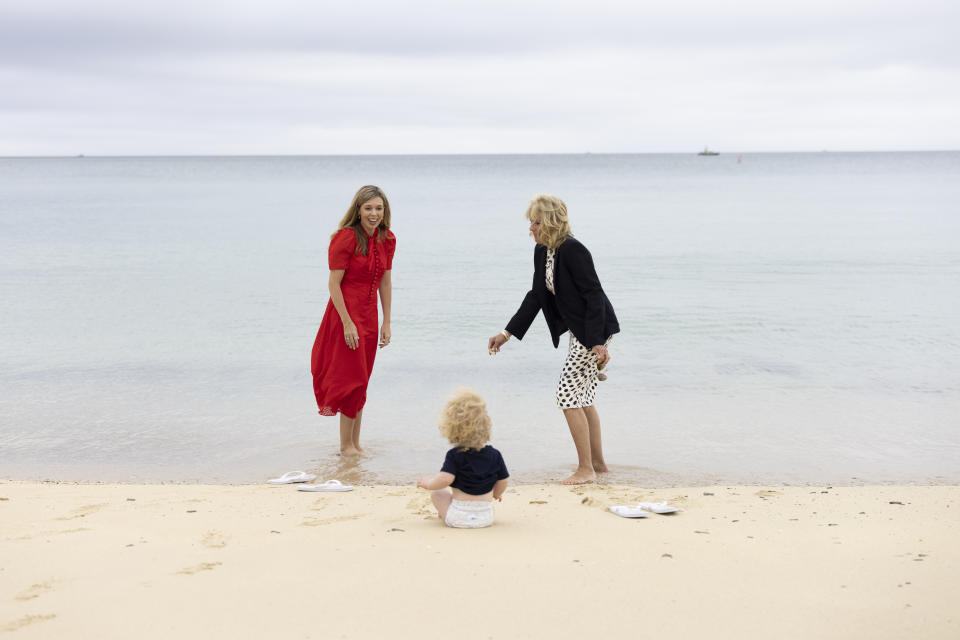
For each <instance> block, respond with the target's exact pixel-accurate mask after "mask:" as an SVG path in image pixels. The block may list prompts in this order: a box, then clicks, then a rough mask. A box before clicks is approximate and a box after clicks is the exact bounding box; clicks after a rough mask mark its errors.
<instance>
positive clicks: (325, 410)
mask: <svg viewBox="0 0 960 640" xmlns="http://www.w3.org/2000/svg"><path fill="white" fill-rule="evenodd" d="M376 233H377V232H376V231H375V232H374V235H372V236H367V255H363V254H362V253H357V252H356V250H355V249H356V245H357V236H356V233H354V231H353V229H349V228H347V229H341V230H340V231H338V232H337V233H336V234H335V235H334V236H333V239H331V240H330V250H329V256H328V261H329V265H330V270H331V271H333V270H336V269H343V270H344V274H343V280H341V281H340V290H341V291H342V292H343V302H344V304H345V305H346V307H347V313H348V314H349V315H350V319H351V320H353V323H354V324H355V325H356V326H357V334H358V335H359V337H360V339H359V341H358V342H359V346H358V347H357V348H356V349H351V348H350V347H349V346H347V342H346V340H345V339H344V337H343V322H342V321H341V320H340V314H339V313H337V310H336V308H335V307H334V306H333V300H332V299H331V300H330V301H328V302H327V310H326V312H325V313H324V314H323V321H322V322H321V323H320V330H319V331H318V332H317V339H316V340H315V341H314V343H313V355H312V357H311V360H310V370H311V372H312V373H313V392H314V394H315V395H316V397H317V407H319V409H320V415H324V416H335V415H337V413H343V415H345V416H347V417H349V418H354V417H356V415H357V413H358V412H359V411H360V410H361V409H362V408H363V405H364V403H366V401H367V384H368V383H369V382H370V374H371V373H372V372H373V361H374V359H375V358H376V356H377V344H378V343H379V341H380V331H379V328H380V317H379V313H378V308H377V298H378V295H377V291H378V288H379V287H380V280H381V279H382V278H383V274H384V272H385V271H389V270H390V269H392V268H393V254H394V252H395V251H396V248H397V239H396V236H394V235H393V233H392V232H389V231H388V232H387V238H386V240H384V241H383V242H377V241H376Z"/></svg>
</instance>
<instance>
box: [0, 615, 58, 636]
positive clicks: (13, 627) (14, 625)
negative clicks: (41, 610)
mask: <svg viewBox="0 0 960 640" xmlns="http://www.w3.org/2000/svg"><path fill="white" fill-rule="evenodd" d="M56 617H57V614H55V613H50V614H47V615H41V616H23V617H22V618H18V619H17V620H14V621H13V622H8V623H7V624H5V625H3V626H2V627H0V633H2V632H4V631H17V630H18V629H23V628H24V627H28V626H30V625H31V624H36V623H38V622H43V621H45V620H53V619H54V618H56Z"/></svg>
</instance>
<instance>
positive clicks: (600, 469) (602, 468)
mask: <svg viewBox="0 0 960 640" xmlns="http://www.w3.org/2000/svg"><path fill="white" fill-rule="evenodd" d="M593 470H594V471H596V472H597V473H606V472H608V471H610V469H608V468H607V464H606V463H605V462H594V463H593Z"/></svg>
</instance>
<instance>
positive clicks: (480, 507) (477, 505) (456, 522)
mask: <svg viewBox="0 0 960 640" xmlns="http://www.w3.org/2000/svg"><path fill="white" fill-rule="evenodd" d="M444 522H446V523H447V526H448V527H456V528H458V529H480V528H482V527H489V526H490V525H492V524H493V502H492V501H491V502H488V501H486V500H453V501H452V502H451V503H450V508H449V509H447V517H446V519H445V520H444Z"/></svg>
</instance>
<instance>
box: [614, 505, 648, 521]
mask: <svg viewBox="0 0 960 640" xmlns="http://www.w3.org/2000/svg"><path fill="white" fill-rule="evenodd" d="M610 511H612V512H613V513H615V514H617V515H618V516H620V517H621V518H646V517H648V516H649V515H650V513H649V512H647V510H646V509H640V508H637V507H625V506H620V505H618V506H613V507H610Z"/></svg>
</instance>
